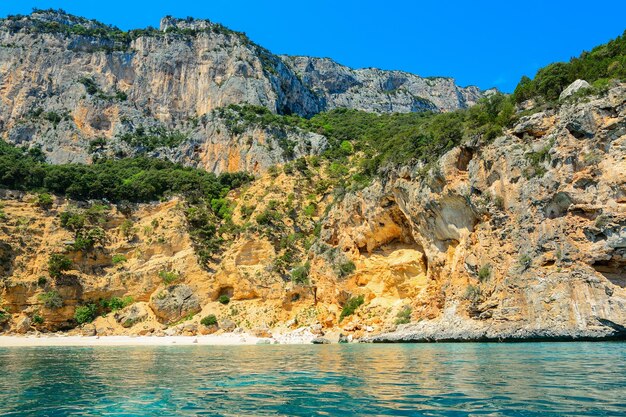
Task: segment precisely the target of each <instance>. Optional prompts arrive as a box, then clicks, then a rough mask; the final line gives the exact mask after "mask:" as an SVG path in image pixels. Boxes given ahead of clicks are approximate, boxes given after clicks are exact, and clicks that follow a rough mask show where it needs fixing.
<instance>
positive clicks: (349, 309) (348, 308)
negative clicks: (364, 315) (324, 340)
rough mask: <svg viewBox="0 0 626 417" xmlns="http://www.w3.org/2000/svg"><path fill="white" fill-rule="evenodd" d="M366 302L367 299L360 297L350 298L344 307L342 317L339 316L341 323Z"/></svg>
mask: <svg viewBox="0 0 626 417" xmlns="http://www.w3.org/2000/svg"><path fill="white" fill-rule="evenodd" d="M364 302H365V297H363V296H362V295H359V296H357V297H352V298H350V299H349V300H348V301H347V302H346V304H345V305H344V306H343V310H341V315H340V316H339V322H340V323H341V321H343V319H344V318H346V317H348V316H351V315H352V314H354V312H355V311H356V309H357V308H359V307H360V306H361V305H362V304H363V303H364Z"/></svg>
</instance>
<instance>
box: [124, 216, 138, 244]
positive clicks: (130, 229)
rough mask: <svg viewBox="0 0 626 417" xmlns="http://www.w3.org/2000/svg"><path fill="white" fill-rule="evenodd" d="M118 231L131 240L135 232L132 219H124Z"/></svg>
mask: <svg viewBox="0 0 626 417" xmlns="http://www.w3.org/2000/svg"><path fill="white" fill-rule="evenodd" d="M120 232H122V236H124V238H125V239H126V240H128V241H130V240H132V239H133V238H134V237H135V234H136V233H137V228H136V227H135V223H133V221H132V220H130V219H125V220H124V221H123V222H122V224H121V225H120Z"/></svg>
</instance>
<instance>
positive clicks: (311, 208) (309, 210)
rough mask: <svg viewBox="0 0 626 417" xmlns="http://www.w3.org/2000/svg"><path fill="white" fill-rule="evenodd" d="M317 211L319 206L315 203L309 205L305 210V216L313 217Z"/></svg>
mask: <svg viewBox="0 0 626 417" xmlns="http://www.w3.org/2000/svg"><path fill="white" fill-rule="evenodd" d="M316 211H317V204H315V203H309V204H308V205H307V206H306V207H305V208H304V215H305V216H307V217H313V216H314V215H315V212H316Z"/></svg>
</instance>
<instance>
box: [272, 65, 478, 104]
mask: <svg viewBox="0 0 626 417" xmlns="http://www.w3.org/2000/svg"><path fill="white" fill-rule="evenodd" d="M283 59H284V61H285V62H287V63H288V64H289V66H290V67H291V68H293V69H294V71H295V72H296V74H298V76H299V77H300V78H301V79H302V81H303V83H304V84H305V85H306V86H307V87H309V88H310V89H311V90H312V91H314V92H315V93H317V94H318V95H320V96H322V97H324V99H325V101H326V107H327V108H329V109H333V108H349V109H357V110H363V111H368V112H377V113H391V112H397V113H407V112H416V111H428V110H430V111H451V110H457V109H463V108H467V107H469V106H471V105H473V104H475V103H476V102H477V101H478V100H479V99H480V98H482V97H483V96H484V94H485V92H483V91H481V90H480V89H479V88H477V87H473V86H472V87H459V86H458V85H456V84H455V83H454V80H453V79H451V78H445V77H428V78H422V77H419V76H417V75H415V74H410V73H406V72H402V71H383V70H379V69H376V68H364V69H358V70H354V69H352V68H348V67H346V66H343V65H340V64H338V63H336V62H335V61H333V60H332V59H328V58H312V57H303V56H296V57H291V56H284V57H283Z"/></svg>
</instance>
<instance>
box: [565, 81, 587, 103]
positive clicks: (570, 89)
mask: <svg viewBox="0 0 626 417" xmlns="http://www.w3.org/2000/svg"><path fill="white" fill-rule="evenodd" d="M589 87H591V86H590V85H589V83H588V82H587V81H585V80H576V81H574V82H573V83H571V84H570V85H568V86H567V88H565V90H563V92H562V93H561V95H560V96H559V100H563V99H564V98H567V97H569V96H571V95H572V94H574V93H575V92H577V91H579V90H581V89H583V88H589Z"/></svg>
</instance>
